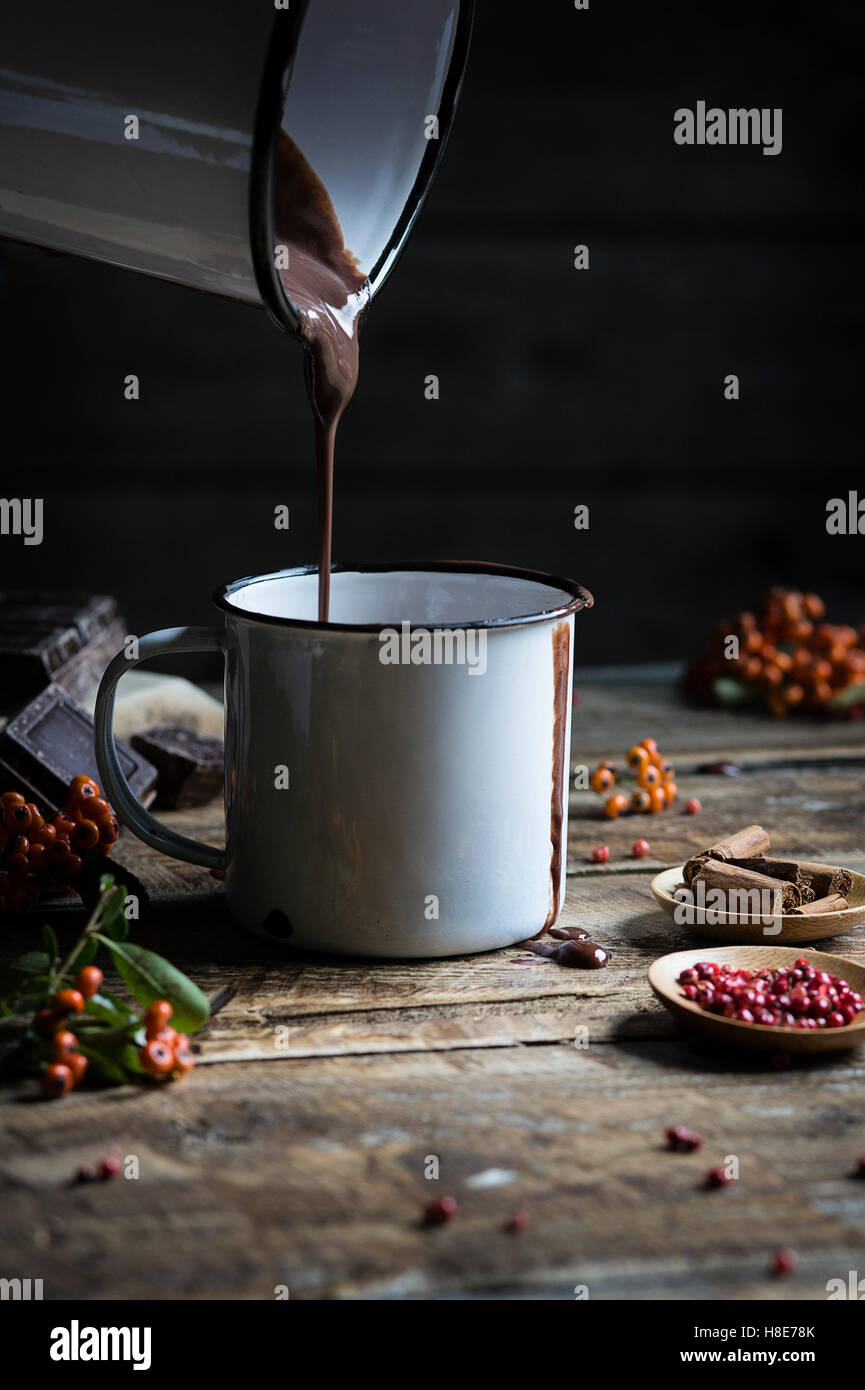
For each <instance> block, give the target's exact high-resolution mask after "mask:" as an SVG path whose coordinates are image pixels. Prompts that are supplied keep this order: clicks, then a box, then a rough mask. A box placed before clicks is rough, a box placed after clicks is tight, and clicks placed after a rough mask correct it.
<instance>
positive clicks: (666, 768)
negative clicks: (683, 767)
mask: <svg viewBox="0 0 865 1390" xmlns="http://www.w3.org/2000/svg"><path fill="white" fill-rule="evenodd" d="M658 771H659V772H660V774H661V780H662V781H664V782H672V780H673V778H674V777H675V775H676V769H675V768H674V767H673V764H672V763H671V762H670V760H669V758H661V760H660V762H659V763H658Z"/></svg>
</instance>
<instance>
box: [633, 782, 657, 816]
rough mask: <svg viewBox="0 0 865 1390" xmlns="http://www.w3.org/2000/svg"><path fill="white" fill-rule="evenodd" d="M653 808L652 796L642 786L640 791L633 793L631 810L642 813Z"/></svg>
mask: <svg viewBox="0 0 865 1390" xmlns="http://www.w3.org/2000/svg"><path fill="white" fill-rule="evenodd" d="M651 809H652V798H651V796H650V795H649V793H648V792H647V791H645V790H644V789H643V788H642V787H641V788H640V790H639V791H636V792H632V793H631V810H632V811H636V812H637V813H638V814H642V813H644V812H646V811H651Z"/></svg>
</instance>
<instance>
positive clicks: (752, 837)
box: [684, 825, 853, 916]
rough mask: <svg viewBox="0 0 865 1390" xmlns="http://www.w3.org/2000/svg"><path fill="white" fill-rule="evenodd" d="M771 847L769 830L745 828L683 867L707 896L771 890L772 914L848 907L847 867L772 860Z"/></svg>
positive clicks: (850, 877)
mask: <svg viewBox="0 0 865 1390" xmlns="http://www.w3.org/2000/svg"><path fill="white" fill-rule="evenodd" d="M769 849H770V839H769V832H768V831H767V830H764V829H763V827H762V825H746V826H745V829H744V830H737V831H736V833H735V835H729V836H728V837H727V839H725V840H721V841H719V843H718V844H716V845H710V846H709V848H708V849H705V850H703V851H702V853H700V854H695V855H694V856H693V857H692V858H691V859H689V860H688V862H687V864H686V865H685V868H684V876H685V883H686V885H687V887H688V888H689V889H690V890H691V892H692V893H693V892H696V891H697V888H698V885H700V884H702V885H703V888H704V890H705V891H706V892H708V891H710V890H714V891H715V892H716V893H717V892H721V893H729V892H731V891H732V890H735V891H736V892H737V894H738V895H741V894H742V893H747V892H750V891H752V890H754V889H757V890H758V891H760V892H761V893H766V892H767V891H768V892H769V893H770V894H771V899H770V902H771V908H770V911H771V912H772V913H773V914H780V913H790V914H791V915H793V916H811V915H812V914H818V913H823V912H841V911H843V909H844V908H846V907H847V906H848V903H847V894H848V893H849V892H850V889H851V888H852V886H853V875H852V874H851V873H850V870H849V869H836V868H833V867H832V866H831V865H827V864H812V863H809V862H807V861H804V860H802V861H798V860H792V859H769V858H767V855H768V853H769ZM734 901H736V900H734ZM764 901H765V899H764Z"/></svg>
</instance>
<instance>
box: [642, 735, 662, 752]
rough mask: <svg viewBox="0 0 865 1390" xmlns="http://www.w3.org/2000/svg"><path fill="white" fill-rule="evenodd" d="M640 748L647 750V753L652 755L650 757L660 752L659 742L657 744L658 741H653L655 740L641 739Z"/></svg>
mask: <svg viewBox="0 0 865 1390" xmlns="http://www.w3.org/2000/svg"><path fill="white" fill-rule="evenodd" d="M640 747H641V748H645V750H646V752H647V753H648V754H650V755H651V754H652V753H657V751H658V745H657V742H656V740H655V739H653V738H641V739H640Z"/></svg>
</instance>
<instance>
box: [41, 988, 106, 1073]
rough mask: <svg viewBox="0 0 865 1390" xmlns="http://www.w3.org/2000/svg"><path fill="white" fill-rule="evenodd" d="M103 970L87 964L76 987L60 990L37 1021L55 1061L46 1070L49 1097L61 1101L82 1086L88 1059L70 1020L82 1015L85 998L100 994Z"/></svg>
mask: <svg viewBox="0 0 865 1390" xmlns="http://www.w3.org/2000/svg"><path fill="white" fill-rule="evenodd" d="M102 980H103V975H102V971H101V970H100V969H99V967H98V966H96V965H85V966H84V967H83V968H82V969H81V970H79V971H78V974H77V975H76V977H75V985H76V988H75V989H60V990H58V991H57V993H56V994H55V995H54V996H53V998H52V1000H51V1003H50V1005H49V1006H48V1008H47V1009H40V1010H39V1013H38V1014H37V1015H36V1017H35V1019H34V1020H33V1026H34V1028H35V1029H36V1031H37V1033H41V1034H42V1036H43V1037H45V1038H49V1039H50V1041H51V1063H50V1065H49V1066H47V1067H46V1068H45V1070H44V1071H43V1073H42V1094H43V1095H44V1096H46V1097H47V1099H48V1100H60V1098H61V1097H62V1096H68V1094H69V1092H70V1091H71V1090H74V1088H75V1087H76V1086H80V1085H81V1082H82V1081H83V1080H84V1073H85V1072H86V1071H87V1058H86V1057H85V1056H83V1055H82V1053H80V1052H79V1051H78V1039H77V1038H76V1036H75V1034H74V1033H72V1032H70V1031H69V1030H68V1029H67V1027H66V1023H67V1021H68V1016H69V1014H80V1013H81V1012H82V1011H83V1009H84V1001H85V999H92V998H93V996H94V994H98V993H99V986H100V985H101V984H102Z"/></svg>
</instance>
